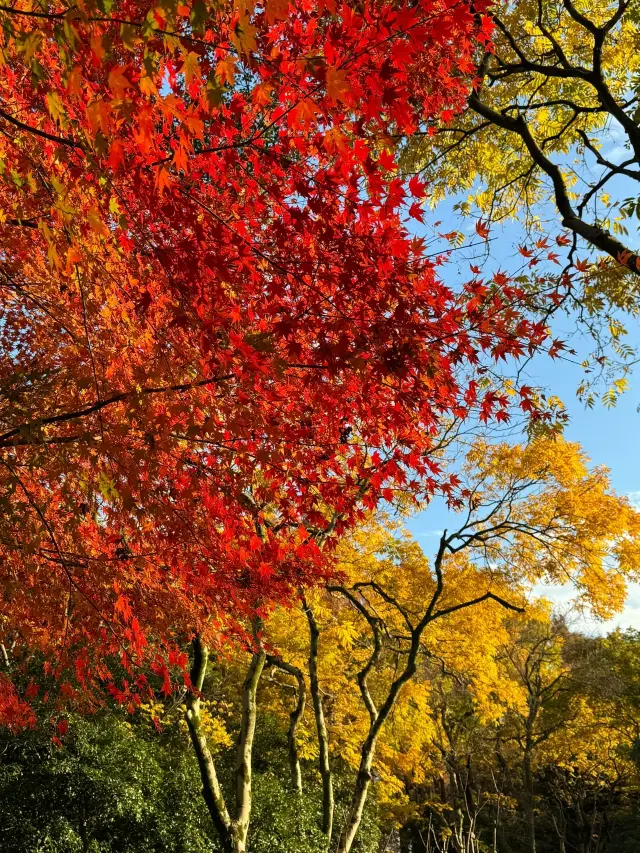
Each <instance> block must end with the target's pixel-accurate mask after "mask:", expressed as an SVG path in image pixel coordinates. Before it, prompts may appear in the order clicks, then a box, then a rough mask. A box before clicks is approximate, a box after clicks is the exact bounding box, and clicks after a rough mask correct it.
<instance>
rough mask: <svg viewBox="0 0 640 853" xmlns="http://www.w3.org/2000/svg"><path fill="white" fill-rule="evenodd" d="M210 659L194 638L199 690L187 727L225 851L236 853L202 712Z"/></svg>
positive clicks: (194, 679) (190, 703)
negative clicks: (203, 691) (201, 706)
mask: <svg viewBox="0 0 640 853" xmlns="http://www.w3.org/2000/svg"><path fill="white" fill-rule="evenodd" d="M208 660H209V650H208V649H207V647H206V646H205V645H204V643H203V642H202V640H201V639H200V638H199V637H196V638H195V639H194V641H193V666H192V668H191V683H192V684H193V687H194V690H195V691H196V692H190V693H188V694H187V699H186V703H187V711H186V718H187V726H188V727H189V735H190V737H191V743H192V745H193V750H194V752H195V755H196V759H197V761H198V768H199V770H200V778H201V779H202V795H203V797H204V801H205V803H206V804H207V808H208V810H209V814H210V815H211V820H212V821H213V825H214V826H215V828H216V831H217V833H218V835H219V837H220V844H221V845H222V849H223V851H224V853H234V844H233V826H232V821H231V817H230V815H229V812H228V811H227V807H226V804H225V801H224V796H223V794H222V789H221V788H220V782H219V781H218V774H217V773H216V767H215V764H214V762H213V757H212V755H211V752H210V750H209V745H208V743H207V737H206V735H205V733H204V731H203V728H202V719H201V715H200V694H201V691H202V685H203V683H204V677H205V675H206V672H207V663H208Z"/></svg>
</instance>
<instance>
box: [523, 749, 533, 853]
mask: <svg viewBox="0 0 640 853" xmlns="http://www.w3.org/2000/svg"><path fill="white" fill-rule="evenodd" d="M522 766H523V771H524V772H523V777H524V817H525V826H526V850H527V853H536V816H535V812H534V801H533V770H532V767H531V750H530V749H528V748H527V749H525V752H524V758H523V763H522Z"/></svg>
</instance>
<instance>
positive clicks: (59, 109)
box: [45, 92, 67, 127]
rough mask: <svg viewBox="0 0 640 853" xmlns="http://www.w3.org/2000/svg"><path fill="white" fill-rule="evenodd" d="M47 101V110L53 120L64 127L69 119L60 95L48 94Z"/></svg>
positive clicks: (55, 93)
mask: <svg viewBox="0 0 640 853" xmlns="http://www.w3.org/2000/svg"><path fill="white" fill-rule="evenodd" d="M45 100H46V102H47V109H48V110H49V115H50V116H51V118H52V119H53V120H54V121H57V122H58V123H59V124H60V125H62V127H64V126H65V125H66V123H67V117H66V115H65V112H64V105H63V103H62V101H61V100H60V97H59V96H58V93H57V92H48V93H47V95H46V97H45Z"/></svg>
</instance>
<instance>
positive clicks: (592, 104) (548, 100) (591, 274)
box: [404, 0, 640, 402]
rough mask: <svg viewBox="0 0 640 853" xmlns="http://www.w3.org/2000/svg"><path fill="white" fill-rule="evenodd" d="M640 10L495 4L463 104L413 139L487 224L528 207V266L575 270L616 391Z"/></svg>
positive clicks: (585, 0) (435, 180)
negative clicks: (487, 40) (487, 44)
mask: <svg viewBox="0 0 640 853" xmlns="http://www.w3.org/2000/svg"><path fill="white" fill-rule="evenodd" d="M638 9H639V7H638V4H637V3H635V2H631V0H515V2H512V3H511V2H510V3H506V2H501V3H497V4H495V6H494V8H493V21H494V25H495V27H494V30H493V33H492V38H493V42H494V48H493V49H488V50H487V51H486V52H484V51H481V52H478V54H477V63H478V83H477V87H476V89H475V91H474V92H473V93H472V94H471V96H470V97H469V99H468V102H467V108H466V110H465V111H464V112H463V113H462V114H461V115H459V116H456V117H455V118H454V119H451V121H449V122H448V123H447V122H445V123H440V125H439V126H434V127H430V128H428V132H426V133H424V134H423V135H422V136H421V137H416V138H414V139H412V140H410V141H409V142H408V143H407V145H406V146H405V147H404V168H405V169H406V170H407V172H409V173H421V174H422V175H423V177H426V178H427V179H428V182H429V187H430V192H431V198H432V201H433V202H434V203H435V202H438V201H439V200H441V199H442V198H443V197H445V196H458V198H457V202H456V205H455V206H456V208H457V209H458V210H459V211H462V212H463V213H467V214H470V213H475V215H479V216H481V217H482V219H483V220H484V226H481V227H480V232H481V233H482V234H486V233H487V232H486V231H485V228H489V227H490V225H491V223H500V222H502V221H504V220H506V219H509V218H512V217H516V218H518V219H519V221H520V223H521V224H522V225H524V227H525V229H526V231H527V233H528V234H529V237H530V239H529V240H526V241H525V245H522V246H520V252H521V253H522V254H523V255H524V259H523V266H524V268H525V271H526V270H527V267H530V269H529V272H530V273H531V274H533V273H535V272H536V270H537V269H542V268H543V267H540V268H538V267H535V266H534V265H535V264H537V263H538V262H540V261H541V260H542V261H545V262H548V261H552V262H555V263H556V264H559V265H560V266H558V267H555V266H554V265H553V263H551V264H547V265H546V266H548V267H550V268H551V269H552V270H554V269H557V270H562V272H566V273H568V274H570V275H571V276H572V278H573V287H572V289H571V293H570V295H569V299H568V300H567V302H566V303H565V305H567V306H570V307H572V308H573V309H575V312H576V315H577V316H578V317H580V318H581V319H582V320H584V321H585V326H586V329H587V331H588V332H589V333H590V334H592V335H593V336H594V337H595V338H596V344H597V346H596V350H595V353H594V359H590V361H591V363H592V364H594V361H595V359H598V360H599V361H598V362H596V363H595V364H594V369H595V370H597V371H598V376H600V372H601V371H600V368H601V367H602V366H603V365H604V366H605V373H606V374H607V378H611V379H613V382H612V383H611V384H610V387H609V389H608V391H607V392H606V394H607V396H608V398H609V402H613V401H614V399H615V396H616V395H617V394H618V393H619V392H620V390H622V389H623V386H625V385H626V382H625V381H624V379H625V377H624V375H623V374H624V372H625V369H626V368H628V367H629V362H630V361H631V360H632V358H633V352H632V351H631V347H630V346H629V344H628V343H627V342H626V341H625V338H624V332H625V328H624V321H622V322H621V319H620V316H619V314H618V316H616V311H618V310H620V309H621V310H622V311H623V312H629V313H631V314H632V315H634V316H635V315H637V312H638V310H640V289H639V287H638V281H639V278H638V277H639V276H640V247H639V245H638V233H637V225H638V219H639V218H640V205H639V204H638V203H637V195H638V192H637V191H638V182H639V181H640V129H639V126H638V120H639V117H640V111H639V110H640V100H639V93H640V89H639V81H640V76H639V71H640V15H639V12H638ZM460 193H462V194H463V195H462V197H461V198H460ZM556 241H557V244H556ZM565 247H566V248H565ZM514 250H515V247H514ZM566 253H568V255H566ZM565 261H566V265H565ZM546 266H545V267H544V269H545V271H546ZM534 281H535V277H534ZM603 315H605V320H606V321H608V322H603ZM621 374H622V375H621ZM616 380H617V382H618V385H617V386H616V385H615V381H616ZM593 384H594V383H593V374H589V376H588V377H587V380H586V381H585V382H584V383H583V384H582V385H581V391H582V392H583V393H584V394H585V396H587V398H588V399H590V400H591V399H595V394H594V393H593V392H592V391H591V388H592V386H593ZM606 400H607V397H605V401H606Z"/></svg>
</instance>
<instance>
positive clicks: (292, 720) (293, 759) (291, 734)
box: [267, 655, 307, 796]
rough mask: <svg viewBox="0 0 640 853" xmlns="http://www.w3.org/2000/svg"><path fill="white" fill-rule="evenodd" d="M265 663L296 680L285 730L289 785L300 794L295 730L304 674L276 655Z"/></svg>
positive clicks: (303, 692) (301, 708)
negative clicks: (294, 702) (293, 699)
mask: <svg viewBox="0 0 640 853" xmlns="http://www.w3.org/2000/svg"><path fill="white" fill-rule="evenodd" d="M267 665H268V666H275V667H277V668H278V669H280V670H282V671H283V672H286V673H288V674H289V675H292V676H293V677H294V678H295V679H296V682H297V691H296V707H295V708H294V709H293V711H291V713H290V714H289V729H288V731H287V747H288V752H289V769H290V771H291V785H292V787H293V789H294V791H295V792H296V793H297V794H298V795H299V796H302V772H301V770H300V759H299V757H298V745H297V743H296V731H297V728H298V723H299V722H300V720H301V719H302V715H303V714H304V709H305V705H306V701H307V688H306V684H305V680H304V674H303V673H302V671H301V670H300V669H298V667H297V666H293V665H292V664H290V663H287V662H286V661H283V660H282V658H281V657H280V656H278V655H267Z"/></svg>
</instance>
